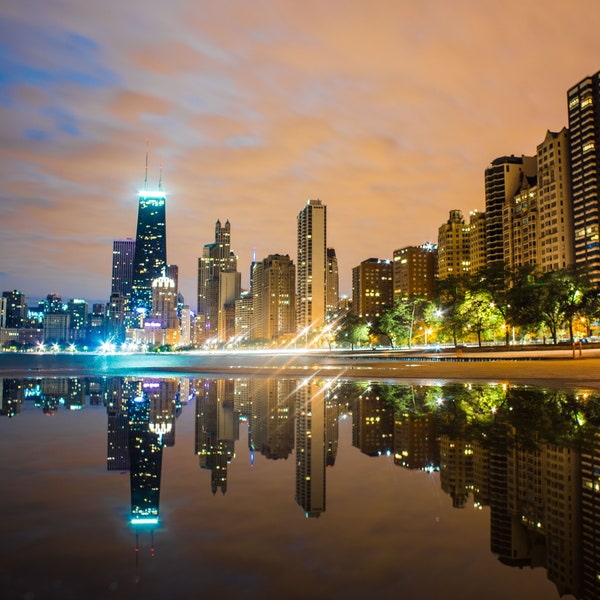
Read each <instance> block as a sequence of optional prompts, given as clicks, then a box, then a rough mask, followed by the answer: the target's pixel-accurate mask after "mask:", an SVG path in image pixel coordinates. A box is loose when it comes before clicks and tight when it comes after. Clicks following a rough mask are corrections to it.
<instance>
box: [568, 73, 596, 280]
mask: <svg viewBox="0 0 600 600" xmlns="http://www.w3.org/2000/svg"><path fill="white" fill-rule="evenodd" d="M567 99H568V112H569V131H570V136H571V144H570V147H571V178H572V194H573V197H572V200H573V228H574V231H575V264H576V265H582V266H585V267H588V269H589V273H590V276H591V277H592V280H593V281H594V282H595V283H598V282H600V237H599V236H600V181H599V180H598V177H599V176H600V71H599V72H598V73H596V74H595V75H592V76H590V77H586V78H585V79H583V80H582V81H580V82H579V83H578V84H576V85H574V86H573V87H572V88H571V89H570V90H569V91H568V92H567Z"/></svg>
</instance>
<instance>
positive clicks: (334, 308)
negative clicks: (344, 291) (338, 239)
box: [326, 248, 340, 318]
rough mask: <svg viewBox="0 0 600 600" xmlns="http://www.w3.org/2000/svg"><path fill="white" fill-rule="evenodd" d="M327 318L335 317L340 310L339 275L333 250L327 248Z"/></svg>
mask: <svg viewBox="0 0 600 600" xmlns="http://www.w3.org/2000/svg"><path fill="white" fill-rule="evenodd" d="M326 285H327V306H326V313H327V317H328V318H331V317H333V316H334V315H336V314H337V313H338V311H339V309H340V275H339V271H338V261H337V256H336V255H335V248H327V273H326Z"/></svg>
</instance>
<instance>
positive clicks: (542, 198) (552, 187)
mask: <svg viewBox="0 0 600 600" xmlns="http://www.w3.org/2000/svg"><path fill="white" fill-rule="evenodd" d="M537 163H538V185H537V188H538V189H537V195H538V198H537V199H538V211H539V240H538V262H539V265H540V266H541V269H542V271H555V270H556V269H564V268H565V267H568V266H569V265H572V264H573V263H574V261H575V258H574V252H573V212H572V208H573V205H572V202H571V164H570V163H571V161H570V156H569V131H568V130H567V128H566V127H563V128H562V130H561V131H558V132H552V131H548V132H547V133H546V138H545V139H544V141H543V142H542V143H541V144H539V145H538V147H537Z"/></svg>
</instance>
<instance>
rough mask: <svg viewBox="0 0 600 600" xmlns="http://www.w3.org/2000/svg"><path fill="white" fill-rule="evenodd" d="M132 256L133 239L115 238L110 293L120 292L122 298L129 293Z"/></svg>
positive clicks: (131, 276)
mask: <svg viewBox="0 0 600 600" xmlns="http://www.w3.org/2000/svg"><path fill="white" fill-rule="evenodd" d="M138 228H139V224H138ZM134 258H135V240H134V239H132V238H126V239H124V240H115V241H114V242H113V259H112V287H111V293H112V294H115V293H120V294H121V296H123V298H129V296H130V295H131V283H132V279H133V260H134Z"/></svg>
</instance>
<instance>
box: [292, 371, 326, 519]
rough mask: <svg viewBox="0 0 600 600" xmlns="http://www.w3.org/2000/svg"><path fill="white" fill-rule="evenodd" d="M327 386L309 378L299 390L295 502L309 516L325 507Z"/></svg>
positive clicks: (297, 397)
mask: <svg viewBox="0 0 600 600" xmlns="http://www.w3.org/2000/svg"><path fill="white" fill-rule="evenodd" d="M326 394H327V389H326V388H325V387H324V386H322V385H320V384H318V383H315V382H314V381H312V380H310V381H309V382H308V383H307V384H306V385H303V386H300V387H299V388H298V389H297V392H296V502H298V504H299V505H300V506H301V507H302V509H303V510H304V514H305V515H306V518H318V517H319V516H320V515H321V513H323V512H325V509H326V497H327V493H326V475H327V470H326V465H327V428H326V423H325V408H326Z"/></svg>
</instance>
